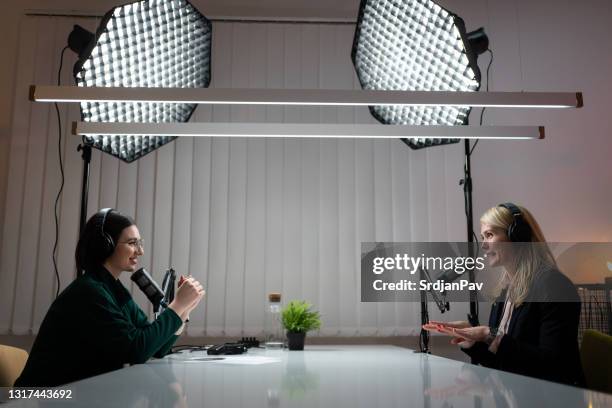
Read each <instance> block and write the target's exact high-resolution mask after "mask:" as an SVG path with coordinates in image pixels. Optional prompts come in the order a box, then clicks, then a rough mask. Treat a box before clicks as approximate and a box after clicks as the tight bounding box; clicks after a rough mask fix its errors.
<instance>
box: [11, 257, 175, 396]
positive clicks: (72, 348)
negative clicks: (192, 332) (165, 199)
mask: <svg viewBox="0 0 612 408" xmlns="http://www.w3.org/2000/svg"><path fill="white" fill-rule="evenodd" d="M182 323H183V322H182V320H181V318H180V317H179V316H178V315H177V314H176V313H174V311H173V310H172V309H166V310H165V311H164V312H162V313H161V314H160V315H159V317H158V318H157V320H155V322H153V323H149V321H148V319H147V316H146V315H145V314H144V312H143V311H142V310H141V309H140V308H139V307H138V305H137V304H136V303H134V300H133V299H132V296H131V295H130V293H129V292H128V291H127V289H126V288H125V287H124V286H123V284H122V283H121V282H120V281H119V280H117V279H115V278H114V277H113V276H112V275H111V274H110V272H108V271H107V270H106V269H104V268H102V267H100V268H99V269H97V270H92V271H87V272H86V273H85V274H84V275H83V276H81V277H79V278H78V279H76V280H75V281H73V282H72V283H71V284H70V285H68V287H67V288H66V289H65V290H64V291H63V292H62V293H61V294H60V295H59V296H58V298H57V299H56V300H55V301H54V302H53V303H52V304H51V307H50V308H49V311H48V312H47V315H46V316H45V318H44V320H43V322H42V324H41V326H40V330H39V332H38V335H37V336H36V340H35V341H34V345H33V346H32V351H31V352H30V356H29V358H28V361H27V363H26V366H25V368H24V370H23V372H22V373H21V376H20V377H19V378H18V379H17V381H16V382H15V386H16V387H51V386H57V385H62V384H66V383H69V382H73V381H76V380H80V379H83V378H86V377H91V376H94V375H98V374H102V373H105V372H108V371H112V370H117V369H119V368H122V367H123V365H124V364H135V363H144V362H145V361H147V360H148V359H149V358H151V357H153V356H156V357H162V356H164V355H165V354H166V353H167V352H168V350H170V348H171V347H172V345H173V344H174V342H175V341H176V339H177V337H178V336H175V335H174V333H175V332H176V331H177V330H178V329H179V327H181V325H182Z"/></svg>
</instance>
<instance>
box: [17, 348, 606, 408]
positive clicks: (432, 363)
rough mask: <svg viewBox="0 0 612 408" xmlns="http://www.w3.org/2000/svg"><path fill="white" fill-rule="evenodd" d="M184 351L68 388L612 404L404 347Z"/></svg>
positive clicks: (195, 400) (87, 400)
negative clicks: (231, 353) (230, 352)
mask: <svg viewBox="0 0 612 408" xmlns="http://www.w3.org/2000/svg"><path fill="white" fill-rule="evenodd" d="M212 357H214V356H207V355H206V354H205V352H192V353H190V352H183V353H181V354H175V355H170V356H167V357H166V358H164V359H161V360H154V361H151V362H149V363H147V364H142V365H136V366H132V367H128V368H125V369H122V370H118V371H115V372H112V373H107V374H104V375H100V376H97V377H93V378H90V379H86V380H82V381H78V382H76V383H73V384H70V385H68V386H66V388H70V389H72V390H73V399H71V400H67V401H54V402H51V401H46V402H45V401H40V400H39V401H20V402H12V403H9V404H7V405H5V406H6V407H13V406H47V405H49V406H71V407H72V406H74V407H88V408H92V407H124V408H127V407H173V406H179V407H180V406H182V407H231V408H238V407H249V408H258V407H266V408H276V407H334V408H342V407H347V408H357V407H364V408H372V407H421V406H423V407H521V408H522V407H529V406H533V407H544V406H551V407H589V406H591V407H598V406H601V407H604V406H606V407H612V395H608V394H601V393H595V392H591V391H586V390H583V389H580V388H575V387H569V386H565V385H560V384H555V383H551V382H547V381H541V380H536V379H533V378H528V377H523V376H519V375H514V374H509V373H505V372H502V371H498V370H491V369H488V368H483V367H477V366H473V365H471V364H466V363H461V362H457V361H454V360H449V359H446V358H442V357H436V356H431V355H423V354H418V353H414V352H413V351H412V350H408V349H404V348H399V347H395V346H381V345H376V346H307V347H306V350H305V351H303V352H300V351H266V350H262V349H251V350H250V351H249V352H248V354H244V355H239V356H219V357H223V359H222V360H209V358H212Z"/></svg>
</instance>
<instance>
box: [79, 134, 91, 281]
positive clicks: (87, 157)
mask: <svg viewBox="0 0 612 408" xmlns="http://www.w3.org/2000/svg"><path fill="white" fill-rule="evenodd" d="M77 151H78V152H81V157H82V158H83V181H82V185H81V215H80V218H79V237H81V236H82V235H83V231H84V230H85V223H86V222H87V198H88V197H89V169H90V167H91V146H89V145H87V144H85V143H83V144H80V145H79V146H78V147H77ZM84 273H85V271H84V270H82V269H77V277H79V276H81V275H83V274H84Z"/></svg>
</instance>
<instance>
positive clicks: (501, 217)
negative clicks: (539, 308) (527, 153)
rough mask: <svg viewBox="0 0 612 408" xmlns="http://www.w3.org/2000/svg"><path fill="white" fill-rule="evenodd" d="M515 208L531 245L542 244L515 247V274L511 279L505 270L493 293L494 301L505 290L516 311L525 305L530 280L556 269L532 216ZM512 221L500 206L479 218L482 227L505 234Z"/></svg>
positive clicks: (509, 213)
mask: <svg viewBox="0 0 612 408" xmlns="http://www.w3.org/2000/svg"><path fill="white" fill-rule="evenodd" d="M517 207H518V208H519V210H521V216H522V217H523V220H524V221H525V223H527V224H528V225H529V227H530V228H531V242H540V243H541V244H536V245H516V246H515V254H514V262H515V264H514V265H513V266H514V270H515V271H516V273H515V274H514V276H512V275H510V274H509V273H508V271H507V270H505V269H504V272H503V274H502V277H501V279H500V281H499V282H498V284H497V286H496V288H495V290H494V295H495V296H496V297H497V296H499V295H500V294H501V292H502V291H503V290H504V289H507V290H508V300H510V301H511V302H512V304H513V305H514V306H515V307H518V306H519V305H521V304H522V303H523V302H524V301H525V298H526V297H527V294H528V293H529V288H530V287H531V283H532V281H533V277H534V275H535V273H536V272H537V271H538V270H540V269H543V268H548V267H554V268H556V267H557V263H556V262H555V258H554V257H553V254H552V252H551V251H550V248H548V245H546V239H545V238H544V234H543V233H542V230H541V229H540V226H539V225H538V223H537V222H536V220H535V218H533V215H531V213H530V212H529V211H528V210H527V209H526V208H524V207H521V206H518V205H517ZM513 221H514V217H513V215H512V212H511V211H510V210H508V209H507V208H505V207H501V206H497V207H492V208H489V209H488V210H487V211H485V213H484V214H483V215H482V217H480V222H481V223H482V224H488V225H490V226H492V227H497V228H501V229H503V230H504V231H508V227H509V226H510V224H512V222H513ZM506 234H507V232H506Z"/></svg>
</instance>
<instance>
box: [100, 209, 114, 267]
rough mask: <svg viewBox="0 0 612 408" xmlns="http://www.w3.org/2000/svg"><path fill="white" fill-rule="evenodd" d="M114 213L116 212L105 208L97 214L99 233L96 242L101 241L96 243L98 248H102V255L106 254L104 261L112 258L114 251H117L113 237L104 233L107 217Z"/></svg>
mask: <svg viewBox="0 0 612 408" xmlns="http://www.w3.org/2000/svg"><path fill="white" fill-rule="evenodd" d="M112 211H115V210H114V209H112V208H103V209H101V210H100V212H98V214H96V231H97V232H98V234H97V239H96V241H98V240H99V242H96V246H98V247H99V248H100V251H101V253H102V254H104V257H103V258H104V259H106V258H108V257H109V256H111V255H112V253H113V251H114V250H115V241H114V240H113V237H111V236H110V235H108V234H107V233H106V231H104V224H105V223H106V217H107V216H108V214H110V213H111V212H112ZM115 212H116V211H115Z"/></svg>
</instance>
